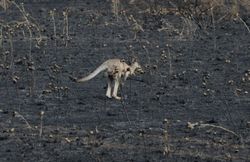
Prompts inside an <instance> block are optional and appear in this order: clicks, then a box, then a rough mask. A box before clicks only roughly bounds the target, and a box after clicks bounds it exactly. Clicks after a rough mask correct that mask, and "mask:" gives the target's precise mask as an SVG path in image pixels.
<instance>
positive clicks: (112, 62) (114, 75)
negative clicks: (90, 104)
mask: <svg viewBox="0 0 250 162" xmlns="http://www.w3.org/2000/svg"><path fill="white" fill-rule="evenodd" d="M102 71H105V74H106V76H107V78H108V88H107V91H106V96H107V97H108V98H112V97H114V98H115V99H117V100H120V99H121V97H119V96H117V91H118V89H119V86H120V84H123V82H125V81H126V80H127V78H128V77H129V76H131V75H135V74H137V73H141V74H142V73H144V71H143V70H142V68H141V66H140V64H139V63H138V62H137V61H136V60H135V59H133V60H132V64H131V65H128V64H127V63H126V62H125V60H123V59H109V60H107V61H105V62H104V63H102V64H101V65H100V66H99V67H98V68H97V69H96V70H94V71H93V72H92V73H90V74H89V75H88V76H86V77H84V78H81V79H77V80H76V81H77V82H85V81H88V80H90V79H93V78H94V77H95V76H97V75H98V74H99V73H100V72H102ZM113 81H114V88H113V93H111V89H112V82H113Z"/></svg>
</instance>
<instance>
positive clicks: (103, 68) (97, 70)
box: [77, 64, 108, 82]
mask: <svg viewBox="0 0 250 162" xmlns="http://www.w3.org/2000/svg"><path fill="white" fill-rule="evenodd" d="M107 68H108V67H107V66H106V64H102V65H100V66H99V67H98V68H97V69H95V71H93V72H92V73H90V74H89V75H88V76H86V77H84V78H81V79H78V80H77V82H85V81H88V80H90V79H93V78H94V77H95V76H96V75H97V74H99V73H100V72H102V71H104V70H106V69H107Z"/></svg>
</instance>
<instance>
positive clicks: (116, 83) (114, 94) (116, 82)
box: [112, 79, 121, 100]
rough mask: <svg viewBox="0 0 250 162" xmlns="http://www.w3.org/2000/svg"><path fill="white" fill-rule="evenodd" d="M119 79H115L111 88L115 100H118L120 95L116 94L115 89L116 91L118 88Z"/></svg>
mask: <svg viewBox="0 0 250 162" xmlns="http://www.w3.org/2000/svg"><path fill="white" fill-rule="evenodd" d="M119 84H120V83H119V80H118V79H115V85H114V90H113V94H112V96H113V97H114V98H115V99H117V100H120V99H121V97H119V96H117V91H118V88H119Z"/></svg>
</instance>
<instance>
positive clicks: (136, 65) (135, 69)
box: [130, 60, 144, 75]
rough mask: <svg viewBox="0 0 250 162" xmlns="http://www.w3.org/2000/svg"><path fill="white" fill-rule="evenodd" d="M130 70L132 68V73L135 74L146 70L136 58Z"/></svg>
mask: <svg viewBox="0 0 250 162" xmlns="http://www.w3.org/2000/svg"><path fill="white" fill-rule="evenodd" d="M130 70H131V74H132V75H134V74H143V73H144V71H143V70H142V67H141V65H140V64H139V63H138V62H137V61H136V60H134V61H133V62H132V64H131V66H130Z"/></svg>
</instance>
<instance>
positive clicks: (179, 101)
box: [0, 0, 250, 162]
mask: <svg viewBox="0 0 250 162" xmlns="http://www.w3.org/2000/svg"><path fill="white" fill-rule="evenodd" d="M18 4H19V3H18ZM122 5H123V7H124V8H123V9H124V10H125V11H126V12H125V13H120V14H119V15H118V16H115V15H114V14H113V13H112V12H111V3H110V2H109V1H101V0H99V1H97V0H96V1H91V0H86V1H80V0H75V1H66V0H61V1H53V2H49V1H46V0H35V1H33V2H32V3H28V1H24V8H25V9H26V12H27V13H29V14H30V16H32V17H33V18H31V17H28V18H29V20H30V21H31V22H32V23H35V24H37V25H38V26H39V28H40V29H41V35H42V36H43V41H42V43H41V44H40V47H39V48H38V47H37V46H36V41H35V40H33V41H31V44H30V41H29V36H28V30H27V28H25V27H23V28H22V27H21V29H16V30H15V31H14V34H12V35H13V36H12V37H5V38H3V39H1V40H3V42H2V46H1V68H0V73H1V75H0V99H1V102H0V128H1V129H0V161H2V162H3V161H51V162H52V161H53V162H54V161H65V162H66V161H143V162H144V161H150V162H151V161H157V162H158V161H178V162H179V161H213V162H214V161H237V162H246V161H250V156H249V155H250V152H249V149H250V134H249V133H250V109H249V106H250V71H249V70H250V39H249V38H250V37H249V36H250V34H249V32H248V30H247V28H246V26H245V25H244V23H243V22H242V21H241V20H239V19H235V20H233V19H222V20H220V21H216V23H215V25H214V26H213V25H211V23H208V22H206V21H209V20H206V21H204V22H202V23H201V24H202V26H201V27H200V26H199V25H197V23H195V22H193V21H192V20H190V19H188V18H185V17H181V16H180V15H178V14H174V13H173V12H169V13H157V12H155V13H151V12H147V11H148V10H146V9H145V10H143V11H144V12H140V11H141V10H142V9H143V8H147V7H149V6H147V5H146V4H141V6H136V5H135V4H134V5H133V4H130V5H129V4H122ZM54 9H55V10H54ZM66 9H68V11H69V12H68V27H69V29H68V38H69V39H67V41H65V39H66V38H67V33H66V32H64V31H66V28H64V27H65V26H67V25H66V24H65V23H64V22H66V21H65V19H64V18H65V17H66V16H63V11H66ZM53 12H54V20H53ZM241 14H242V15H241V16H242V20H243V21H244V22H245V23H246V25H248V26H250V19H249V13H247V12H245V13H241ZM20 15H21V13H20V12H19V11H18V9H17V8H16V7H15V6H11V7H10V8H8V9H7V10H6V11H3V10H1V14H0V16H1V19H2V21H1V23H2V22H8V21H14V20H15V21H21V20H23V18H22V16H20ZM129 15H133V17H134V20H135V21H133V18H129V17H130V16H129ZM136 23H137V24H138V25H141V27H142V28H143V31H139V32H138V33H137V35H136V38H135V37H134V35H135V34H134V33H135V31H137V30H136V29H137V27H138V25H136ZM2 29H3V31H4V29H5V28H2ZM63 29H65V30H63ZM35 31H36V30H34V31H33V35H32V36H33V37H37V36H38V34H37V33H36V32H35ZM54 31H55V32H54ZM55 33H56V35H55ZM3 35H4V34H3ZM10 42H12V44H13V51H11V45H10V44H11V43H10ZM8 51H9V52H8ZM11 54H13V55H11ZM131 56H136V57H137V58H138V60H139V61H140V63H141V64H142V65H143V67H144V69H145V71H146V73H145V74H144V75H139V76H133V77H131V78H130V79H129V80H128V81H127V82H126V84H125V85H124V86H123V88H122V91H121V92H122V93H121V95H122V96H123V101H117V100H114V99H107V98H106V97H105V88H106V79H105V78H104V76H103V75H99V76H98V77H96V78H95V79H93V80H91V81H89V82H86V83H84V84H77V83H74V82H72V80H71V79H70V77H69V76H73V77H80V76H84V75H86V74H88V73H89V72H91V71H92V70H94V68H95V67H97V66H98V65H99V64H101V63H102V62H103V61H104V60H106V59H109V58H125V59H127V60H128V59H129V58H131ZM33 67H34V68H33ZM28 68H30V69H29V70H27V69H28ZM15 76H17V77H18V78H17V77H16V78H15ZM16 80H17V81H16ZM15 81H16V82H15Z"/></svg>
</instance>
